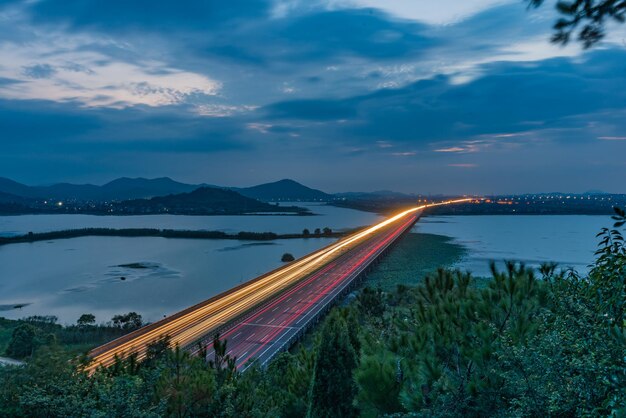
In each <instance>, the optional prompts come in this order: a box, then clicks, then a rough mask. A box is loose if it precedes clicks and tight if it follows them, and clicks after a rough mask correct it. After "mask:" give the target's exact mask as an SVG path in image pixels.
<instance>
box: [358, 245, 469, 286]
mask: <svg viewBox="0 0 626 418" xmlns="http://www.w3.org/2000/svg"><path fill="white" fill-rule="evenodd" d="M466 252H467V250H466V249H465V248H464V247H463V246H461V245H459V244H455V243H453V242H452V238H450V237H446V236H443V235H435V234H418V233H409V234H407V235H406V236H405V237H404V238H403V239H402V240H401V241H399V242H398V243H397V244H396V246H395V247H394V248H393V249H392V250H391V251H390V252H389V254H388V255H387V256H386V257H384V258H383V259H382V261H381V263H380V264H378V265H377V266H376V267H375V268H374V270H373V271H372V272H371V273H369V274H368V276H367V280H366V282H365V285H366V286H371V287H377V286H380V287H381V288H382V289H383V290H393V289H395V288H396V287H397V285H399V284H402V285H415V284H417V283H419V282H420V281H421V280H422V279H423V278H424V276H425V275H426V274H428V273H430V272H433V271H436V270H437V268H439V267H444V268H445V267H451V266H452V265H453V264H454V263H455V262H457V261H459V260H460V259H461V258H462V257H463V256H464V255H465V254H466Z"/></svg>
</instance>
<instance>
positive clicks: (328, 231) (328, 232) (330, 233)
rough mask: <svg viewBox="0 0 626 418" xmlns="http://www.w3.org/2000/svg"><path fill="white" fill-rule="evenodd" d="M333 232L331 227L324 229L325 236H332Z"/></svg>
mask: <svg viewBox="0 0 626 418" xmlns="http://www.w3.org/2000/svg"><path fill="white" fill-rule="evenodd" d="M332 233H333V230H332V229H330V228H329V227H326V228H324V235H332Z"/></svg>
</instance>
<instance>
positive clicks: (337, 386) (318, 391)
mask: <svg viewBox="0 0 626 418" xmlns="http://www.w3.org/2000/svg"><path fill="white" fill-rule="evenodd" d="M357 364H358V360H357V352H355V347H354V346H353V344H352V342H351V340H350V335H349V332H348V324H347V322H346V320H345V319H344V318H343V317H342V316H341V314H340V313H339V312H338V311H335V312H333V313H332V314H331V315H330V317H329V318H328V320H327V321H326V324H325V325H324V328H323V329H322V332H321V342H320V345H319V348H318V350H317V355H316V358H315V371H314V377H313V386H312V389H311V392H312V394H311V408H310V416H312V417H351V416H356V412H357V411H356V409H355V408H354V406H353V399H354V397H355V395H356V386H355V384H354V382H353V379H352V372H353V370H354V369H355V368H356V366H357Z"/></svg>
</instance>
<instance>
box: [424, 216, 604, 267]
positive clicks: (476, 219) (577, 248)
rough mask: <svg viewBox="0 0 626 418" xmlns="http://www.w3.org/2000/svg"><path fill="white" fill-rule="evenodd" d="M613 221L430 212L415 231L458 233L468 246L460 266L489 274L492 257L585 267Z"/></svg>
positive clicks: (533, 264) (457, 238)
mask: <svg viewBox="0 0 626 418" xmlns="http://www.w3.org/2000/svg"><path fill="white" fill-rule="evenodd" d="M612 225H613V222H612V221H611V218H610V217H609V216H586V215H545V216H525V215H494V216H489V215H481V216H427V217H423V218H422V219H421V220H420V221H419V222H418V223H417V224H416V226H415V227H414V231H416V232H421V233H430V234H438V235H446V236H449V237H452V238H454V241H455V242H457V243H459V244H461V245H463V246H464V247H465V248H466V249H467V251H468V253H467V255H466V256H465V257H464V258H463V259H462V260H461V261H460V262H458V263H457V264H456V265H455V267H458V268H461V269H463V270H470V271H472V272H473V273H474V275H477V276H490V275H491V274H490V270H489V261H490V260H495V261H497V262H499V263H498V265H499V266H500V267H502V266H503V263H502V261H503V260H516V261H523V262H524V263H526V265H528V266H531V267H538V266H540V265H541V264H542V263H545V262H556V263H558V264H559V266H560V267H562V268H569V267H571V268H574V269H576V270H577V271H579V272H586V271H587V270H588V267H587V266H588V265H589V264H590V263H591V262H592V261H593V260H594V254H593V253H594V251H595V250H596V248H597V247H596V245H597V242H598V239H597V238H596V234H597V233H598V232H599V231H600V229H601V228H602V227H611V226H612Z"/></svg>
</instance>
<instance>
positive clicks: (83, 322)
mask: <svg viewBox="0 0 626 418" xmlns="http://www.w3.org/2000/svg"><path fill="white" fill-rule="evenodd" d="M95 324H96V316H95V315H94V314H82V315H81V316H80V318H78V319H77V320H76V325H78V326H79V327H86V326H90V325H95Z"/></svg>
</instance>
